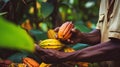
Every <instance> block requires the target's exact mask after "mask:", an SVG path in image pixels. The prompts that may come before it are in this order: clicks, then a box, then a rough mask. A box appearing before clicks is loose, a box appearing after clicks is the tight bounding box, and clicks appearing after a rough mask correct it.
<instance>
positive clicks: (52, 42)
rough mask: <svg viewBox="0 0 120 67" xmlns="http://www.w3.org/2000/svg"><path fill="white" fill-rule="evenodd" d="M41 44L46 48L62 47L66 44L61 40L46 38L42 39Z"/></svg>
mask: <svg viewBox="0 0 120 67" xmlns="http://www.w3.org/2000/svg"><path fill="white" fill-rule="evenodd" d="M39 46H40V47H41V48H44V49H57V50H59V49H61V48H62V47H63V46H64V44H62V43H61V42H60V41H59V40H57V39H46V40H43V41H40V43H39Z"/></svg>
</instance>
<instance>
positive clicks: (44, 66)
mask: <svg viewBox="0 0 120 67" xmlns="http://www.w3.org/2000/svg"><path fill="white" fill-rule="evenodd" d="M51 65H52V64H46V63H44V62H42V63H41V64H40V66H39V67H50V66H51Z"/></svg>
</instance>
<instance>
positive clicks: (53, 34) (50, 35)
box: [47, 29, 56, 39]
mask: <svg viewBox="0 0 120 67" xmlns="http://www.w3.org/2000/svg"><path fill="white" fill-rule="evenodd" d="M47 35H48V38H49V39H56V32H55V31H54V30H53V29H50V30H48V32H47Z"/></svg>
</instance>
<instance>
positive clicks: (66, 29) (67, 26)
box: [58, 22, 74, 40]
mask: <svg viewBox="0 0 120 67" xmlns="http://www.w3.org/2000/svg"><path fill="white" fill-rule="evenodd" d="M72 28H74V25H73V24H72V22H66V23H64V24H62V25H61V26H60V28H59V31H58V38H59V39H61V40H67V39H69V38H70V37H71V35H72V33H71V29H72Z"/></svg>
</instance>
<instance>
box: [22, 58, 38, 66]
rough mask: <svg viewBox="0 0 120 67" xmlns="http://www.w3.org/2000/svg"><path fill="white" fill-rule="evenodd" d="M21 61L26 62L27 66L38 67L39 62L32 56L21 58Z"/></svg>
mask: <svg viewBox="0 0 120 67" xmlns="http://www.w3.org/2000/svg"><path fill="white" fill-rule="evenodd" d="M23 63H25V64H27V65H28V67H39V63H38V62H37V61H35V60H34V59H32V58H29V57H25V58H23Z"/></svg>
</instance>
